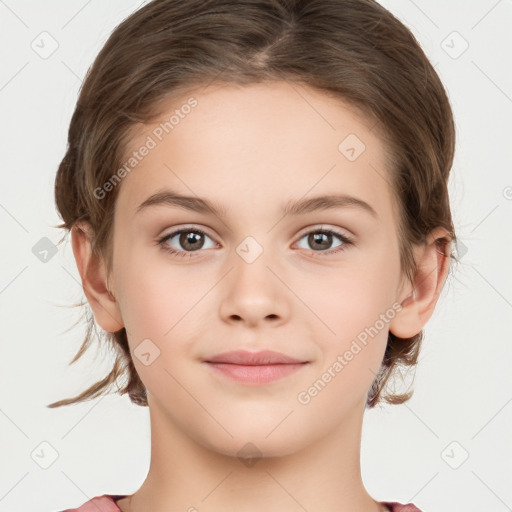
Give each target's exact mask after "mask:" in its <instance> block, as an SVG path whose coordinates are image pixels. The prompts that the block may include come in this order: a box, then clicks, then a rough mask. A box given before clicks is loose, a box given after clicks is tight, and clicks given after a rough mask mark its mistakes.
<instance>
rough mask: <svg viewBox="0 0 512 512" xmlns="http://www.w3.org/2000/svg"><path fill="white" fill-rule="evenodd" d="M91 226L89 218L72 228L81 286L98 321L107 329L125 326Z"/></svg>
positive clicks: (115, 329) (72, 239)
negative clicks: (93, 238) (94, 244)
mask: <svg viewBox="0 0 512 512" xmlns="http://www.w3.org/2000/svg"><path fill="white" fill-rule="evenodd" d="M92 233H93V231H92V228H91V226H90V224H89V223H88V222H85V221H82V222H79V223H77V224H75V225H74V226H73V228H72V230H71V243H72V246H73V254H74V256H75V260H76V265H77V267H78V272H79V273H80V277H81V278H82V288H83V289H84V293H85V296H86V297H87V300H88V301H89V304H90V306H91V308H92V311H93V313H94V318H95V319H96V322H97V323H98V325H99V326H100V327H101V328H102V329H103V330H105V331H107V332H116V331H119V330H120V329H122V328H123V327H124V324H123V320H122V317H121V311H120V309H119V305H118V303H117V301H116V299H115V297H114V296H113V295H112V293H111V291H109V290H108V288H107V275H106V272H105V263H104V261H103V258H101V257H100V256H99V255H98V254H96V253H95V252H94V251H93V250H92V243H91V240H92Z"/></svg>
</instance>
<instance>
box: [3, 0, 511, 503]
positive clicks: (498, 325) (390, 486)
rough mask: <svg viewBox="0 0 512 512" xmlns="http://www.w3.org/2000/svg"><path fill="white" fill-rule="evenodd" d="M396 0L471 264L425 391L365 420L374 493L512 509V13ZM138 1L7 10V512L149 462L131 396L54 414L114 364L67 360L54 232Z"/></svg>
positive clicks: (447, 295)
mask: <svg viewBox="0 0 512 512" xmlns="http://www.w3.org/2000/svg"><path fill="white" fill-rule="evenodd" d="M381 3H382V4H383V5H384V6H385V7H387V8H388V9H389V10H391V12H393V13H394V14H395V15H396V16H398V17H399V18H400V19H401V20H402V21H403V22H404V23H405V24H406V25H407V26H408V27H409V28H410V29H411V30H412V31H413V33H414V34H415V36H416V37H417V39H418V40H419V42H420V44H421V45H422V46H423V48H424V50H425V52H426V53H427V55H428V56H429V58H430V60H431V62H432V63H433V64H434V65H435V68H436V70H437V72H438V73H439V75H440V77H441V79H442V81H443V82H444V84H445V86H446V88H447V90H448V94H449V97H450V100H451V103H452V107H453V110H454V115H455V120H456V127H457V148H456V158H455V163H454V167H453V170H452V177H451V181H450V195H451V201H452V208H453V215H454V222H455V227H456V230H457V232H458V236H459V238H460V241H461V244H460V245H459V247H458V249H459V254H460V255H461V256H462V262H461V264H460V265H459V266H458V267H456V268H455V274H454V275H453V276H451V277H450V278H449V281H448V282H447V284H446V286H445V288H444V290H443V294H442V296H441V299H440V302H439V303H438V307H437V310H436V312H435V313H434V317H433V318H432V319H431V321H430V322H429V323H428V325H427V328H426V338H425V342H424V345H423V349H422V354H421V358H420V364H419V367H418V369H417V372H416V376H415V378H414V387H415V394H414V396H413V398H412V399H411V400H410V401H409V402H407V403H406V404H403V405H401V406H386V407H382V408H379V409H377V410H372V411H368V412H367V413H366V416H365V423H364V428H363V441H362V471H363V480H364V482H365V485H366V487H367V489H368V491H369V492H370V494H372V496H374V497H375V498H376V499H382V500H384V499H389V500H397V501H401V502H409V501H412V502H414V503H415V504H416V505H417V506H419V507H420V508H421V509H422V510H423V511H425V512H427V511H428V512H435V511H447V510H457V511H459V510H464V511H466V512H470V511H481V510H484V509H485V510H493V511H495V512H501V511H505V510H512V508H511V507H512V490H511V486H510V482H511V481H512V468H511V465H512V463H511V461H512V443H510V434H509V435H508V436H506V435H505V432H507V433H509V432H510V431H511V423H512V403H511V401H512V385H511V381H512V378H511V370H510V363H511V361H512V358H511V354H512V344H511V336H510V334H511V329H510V313H511V307H512V286H511V284H512V276H511V272H510V262H511V261H512V240H511V229H510V224H511V222H510V221H511V219H512V176H511V172H510V164H511V161H512V155H511V152H512V150H511V146H512V138H511V131H512V130H511V125H512V117H511V112H512V71H511V67H510V62H511V59H510V53H511V49H512V31H511V30H510V28H511V26H512V25H511V22H512V3H511V1H510V0H500V1H496V0H489V1H487V0H485V1H484V0H482V1H479V2H476V1H473V2H468V1H462V0H458V1H451V2H444V1H440V0H436V1H432V0H429V1H426V0H423V1H420V0H416V1H412V0H399V1H391V0H386V1H382V2H381ZM139 5H142V3H141V2H140V1H139V2H127V1H121V0H118V1H111V2H100V1H98V0H96V1H91V0H89V1H83V0H73V1H66V2H64V1H61V2H56V1H46V2H44V3H43V2H34V1H32V2H28V1H16V2H15V1H14V0H7V1H0V20H1V30H0V48H1V51H2V54H1V59H2V64H1V67H0V109H1V118H2V123H1V124H0V140H1V153H0V154H1V162H2V165H1V168H0V170H1V180H2V181H1V187H0V221H1V228H2V249H3V250H2V252H1V258H2V264H1V276H0V315H1V316H0V325H1V332H2V340H1V345H0V347H1V356H0V432H1V435H0V512H4V511H10V512H19V511H28V510H31V511H32V512H51V511H55V510H60V509H63V508H66V507H71V506H78V505H80V504H82V503H83V502H85V501H86V500H88V499H90V498H92V497H93V496H96V495H100V494H103V493H111V494H115V493H118V494H126V493H132V492H134V491H135V490H136V489H137V488H138V487H139V486H140V485H141V483H142V481H143V479H144V477H145V475H146V472H147V470H148V466H149V455H150V452H149V449H150V437H149V417H148V411H147V409H146V408H141V407H137V406H135V405H132V404H131V403H130V401H129V399H128V397H127V396H126V395H125V396H123V397H119V396H116V395H111V396H109V397H104V398H101V399H97V400H94V401H91V402H87V403H83V404H81V405H76V406H71V407H63V408H59V409H48V408H46V407H45V404H48V403H50V402H53V401H55V400H58V399H60V398H64V397H69V396H74V395H75V394H77V393H78V392H80V391H82V390H84V389H85V388H86V387H88V386H89V385H90V384H91V383H92V382H94V381H96V380H98V379H100V378H102V377H103V376H104V375H105V374H106V373H107V371H108V370H110V366H111V364H112V358H111V355H109V354H108V353H106V352H105V351H104V350H103V349H99V350H96V348H93V349H92V350H90V351H89V352H88V353H87V354H86V356H84V357H83V358H82V359H81V360H80V361H79V363H77V364H74V365H72V366H68V362H69V361H70V360H71V358H72V356H73V355H74V354H75V352H76V350H77V349H78V347H79V345H80V343H81V340H82V335H83V332H84V330H83V328H80V327H78V328H73V329H71V330H70V331H68V332H65V331H66V329H68V328H69V327H72V325H73V323H74V321H75V320H77V319H78V308H75V309H73V308H70V307H68V305H70V304H72V303H74V302H77V301H79V300H81V299H82V297H83V292H82V289H81V286H80V281H79V275H78V272H77V269H76V265H75V262H74V259H73V254H72V251H71V246H70V245H69V243H65V244H63V245H61V246H59V248H58V250H57V249H56V248H55V254H53V253H52V250H51V249H52V247H53V244H56V243H57V241H58V240H59V238H60V237H61V235H62V233H61V232H60V231H59V230H57V229H55V228H53V227H52V226H54V225H55V224H58V223H59V222H60V219H59V217H58V216H57V214H56V211H55V206H54V198H53V186H54V178H55V172H56V169H57V165H58V163H59V161H60V159H61V158H62V157H63V155H64V151H65V147H66V134H67V128H68V124H69V120H70V118H71V114H72V111H73V108H74V105H75V102H76V98H77V93H78V89H79V87H80V84H81V80H82V78H83V77H84V75H85V72H86V70H87V68H88V67H89V65H90V64H91V63H92V61H93V59H94V57H95V56H96V54H97V53H98V51H99V50H100V49H101V47H102V45H103V44H104V42H105V41H106V38H107V37H108V35H109V34H110V33H111V31H112V30H113V29H114V27H115V26H116V25H117V24H118V23H119V22H121V21H122V20H123V19H124V18H125V17H126V16H127V15H129V14H130V13H131V12H132V11H133V10H135V9H136V8H137V7H138V6H139ZM42 32H47V33H48V34H49V35H45V34H43V35H41V33H42ZM454 32H456V33H455V34H454ZM43 38H44V39H43ZM42 40H43V42H41V41H42ZM52 45H54V46H55V45H58V47H56V49H55V51H54V52H53V53H52V54H51V55H46V54H45V53H44V52H50V51H51V50H52V49H53V48H52ZM466 45H468V47H467V48H466ZM34 248H35V249H34ZM44 250H49V252H48V253H44V252H43V251H44ZM45 254H46V257H45V256H44V255H45ZM37 255H39V257H38V256H37ZM41 257H42V258H43V260H44V259H46V261H42V260H41ZM409 380H410V379H409ZM408 382H409V381H408Z"/></svg>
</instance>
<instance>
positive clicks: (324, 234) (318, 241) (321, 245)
mask: <svg viewBox="0 0 512 512" xmlns="http://www.w3.org/2000/svg"><path fill="white" fill-rule="evenodd" d="M333 237H336V238H338V239H339V240H341V242H342V243H340V244H339V245H337V246H336V247H337V249H336V250H329V251H322V249H326V246H329V245H331V244H332V239H333ZM303 238H307V243H308V244H310V245H311V246H312V247H317V248H314V249H313V251H315V252H318V251H320V252H323V253H327V254H332V253H336V252H338V251H343V250H344V249H345V247H344V246H346V245H350V244H352V241H351V240H350V239H349V238H347V237H346V236H345V235H342V234H341V233H337V232H336V231H332V230H330V229H327V230H326V229H320V230H316V231H310V232H309V233H306V234H305V235H304V236H303V237H302V238H301V239H300V240H302V239H303ZM338 247H340V248H338Z"/></svg>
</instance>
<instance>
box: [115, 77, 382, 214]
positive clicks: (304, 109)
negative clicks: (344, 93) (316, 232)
mask: <svg viewBox="0 0 512 512" xmlns="http://www.w3.org/2000/svg"><path fill="white" fill-rule="evenodd" d="M160 107H161V108H160V111H161V115H159V117H158V118H156V119H155V120H152V122H151V123H148V124H145V125H140V124H139V125H137V126H135V127H134V129H133V130H132V131H131V134H130V137H129V139H128V141H127V143H126V151H125V154H124V160H123V161H124V162H127V161H128V159H130V156H131V155H133V152H139V153H140V151H139V150H140V149H141V148H142V147H143V146H147V147H150V149H149V150H146V151H144V153H145V155H144V156H143V157H140V155H139V157H138V159H137V162H136V164H135V165H134V166H133V168H132V170H131V171H130V172H128V173H126V176H125V177H124V178H123V180H122V183H121V190H120V191H119V196H118V203H120V205H119V207H120V208H123V209H124V210H125V213H126V214H127V215H128V214H129V215H133V214H134V213H135V210H136V208H137V206H138V205H140V204H141V202H143V201H144V199H146V198H147V197H148V196H149V195H151V194H152V193H155V192H156V191H159V190H162V189H163V188H165V187H169V188H170V189H172V190H176V191H178V192H180V193H182V194H186V195H188V196H192V195H195V196H198V197H203V198H211V199H213V200H215V202H218V203H221V204H226V205H232V209H233V212H235V213H236V212H237V211H240V207H243V206H244V205H245V207H248V206H249V205H251V208H254V207H265V208H271V207H272V205H273V204H274V203H275V205H276V209H277V207H278V206H280V205H281V204H282V203H283V200H286V199H291V198H301V197H304V196H308V195H319V194H326V193H331V194H332V193H347V194H352V195H359V196H360V197H361V198H364V200H365V201H367V202H369V203H371V204H372V203H373V206H374V208H375V209H376V210H378V209H381V210H385V209H386V208H388V209H391V205H392V201H391V197H390V179H389V172H388V170H387V169H386V159H385V156H386V155H385V151H386V147H385V145H384V142H383V141H382V140H381V139H380V137H379V135H378V133H377V130H376V129H375V121H374V120H373V119H371V118H369V117H367V116H365V115H363V114H362V113H361V112H360V111H359V110H358V109H357V108H355V107H354V106H352V105H350V104H349V103H347V102H345V101H343V100H341V99H339V98H334V97H333V96H330V95H327V94H325V93H323V92H322V91H318V90H316V89H312V88H310V87H307V86H304V85H299V84H295V83H294V84H290V83H288V82H273V83H260V84H251V85H235V84H214V85H210V86H208V87H206V88H202V89H201V88H196V89H190V90H189V91H187V92H186V93H183V94H181V95H179V96H174V97H173V98H172V99H168V100H167V101H166V102H163V103H161V105H160ZM116 208H117V206H116ZM228 210H229V206H228ZM382 213H383V214H384V213H385V212H382Z"/></svg>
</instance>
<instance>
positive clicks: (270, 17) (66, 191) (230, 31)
mask: <svg viewBox="0 0 512 512" xmlns="http://www.w3.org/2000/svg"><path fill="white" fill-rule="evenodd" d="M275 80H279V81H283V80H285V81H288V82H289V83H290V84H293V83H299V84H302V85H307V86H309V87H312V88H315V89H316V90H319V91H322V92H324V93H325V94H328V95H329V96H331V97H334V98H340V99H341V100H344V101H345V102H348V103H349V104H350V105H352V106H353V107H354V108H356V109H357V110H358V111H359V112H361V113H362V114H363V115H364V116H367V118H368V119H372V120H374V121H375V129H376V130H378V133H379V135H380V137H381V138H382V140H383V141H384V143H385V148H386V154H387V155H388V167H389V169H388V171H389V184H390V187H391V189H392V193H393V194H394V198H395V202H396V205H397V208H398V210H399V215H398V217H399V221H398V233H399V244H400V264H401V269H402V272H403V274H404V275H405V276H406V277H407V278H408V279H409V280H410V281H411V283H412V282H413V279H414V276H415V274H416V271H417V266H416V263H415V261H414V258H413V252H412V249H413V246H414V245H415V244H422V243H425V241H426V236H427V235H428V233H429V232H430V231H431V230H433V229H434V228H436V227H438V226H441V227H443V228H445V229H446V230H447V231H448V233H449V235H447V236H446V237H444V238H440V239H438V240H437V241H436V244H437V246H438V250H439V252H441V253H442V254H443V255H444V257H447V258H451V260H453V261H457V257H456V255H455V254H454V253H453V252H452V243H453V242H455V241H456V236H455V230H454V226H453V222H452V216H451V211H450V203H449V194H448V177H449V173H450V169H451V167H452V162H453V157H454V147H455V128H454V121H453V115H452V110H451V107H450V102H449V99H448V96H447V93H446V91H445V89H444V87H443V84H442V82H441V80H440V78H439V76H438V75H437V73H436V71H435V70H434V68H433V66H432V65H431V63H430V62H429V60H428V58H427V56H426V55H425V53H424V52H423V50H422V48H421V47H420V45H419V43H418V41H417V40H416V38H415V37H414V35H413V34H412V33H411V31H410V30H409V29H408V28H407V27H406V26H405V25H404V24H403V23H402V22H401V21H399V20H398V19H397V18H396V17H395V16H394V15H392V14H391V13H390V12H389V11H388V10H386V9H385V8H384V7H382V6H381V5H380V4H378V3H377V2H375V1H373V0H153V1H151V2H149V3H147V4H145V5H144V6H143V7H141V8H140V9H139V10H137V11H135V12H134V13H133V14H131V15H130V16H129V17H127V18H126V19H125V20H124V21H123V22H121V23H120V24H119V25H118V26H117V27H116V28H115V29H114V31H113V32H112V33H111V35H110V36H109V38H108V40H107V41H106V43H105V44H104V46H103V47H102V49H101V50H100V52H99V54H98V55H97V57H96V59H95V60H94V62H93V64H92V65H91V67H90V68H89V69H88V72H87V74H86V77H85V79H84V81H83V83H82V86H81V88H80V91H79V95H78V99H77V103H76V107H75V110H74V112H73V115H72V118H71V122H70V125H69V132H68V140H67V148H66V152H65V155H64V157H63V159H62V161H61V162H60V164H59V167H58V170H57V174H56V179H55V201H56V207H57V210H58V213H59V215H60V217H61V218H62V221H63V222H62V223H61V224H59V225H58V226H55V227H56V228H58V229H63V230H64V235H63V238H62V239H61V241H60V242H62V241H63V240H64V239H65V238H66V236H67V235H68V234H69V232H70V231H71V230H72V229H76V227H77V225H78V224H77V223H79V222H82V221H85V222H87V223H88V224H89V226H90V227H91V231H92V240H91V242H92V248H93V251H94V252H95V254H97V255H100V256H101V257H103V258H104V261H105V264H106V269H107V272H108V273H110V272H111V270H112V236H113V235H112V227H113V214H114V207H115V202H116V197H117V195H118V193H119V188H120V186H122V184H121V185H119V186H117V187H113V189H112V190H111V191H109V192H108V193H106V194H105V195H104V197H101V199H99V198H98V194H97V193H95V190H98V188H101V187H102V186H103V185H104V184H105V183H106V182H107V181H108V180H109V179H110V178H111V176H112V175H113V173H114V172H115V171H116V170H117V169H118V168H119V167H120V165H121V163H122V158H123V155H124V154H125V153H126V150H127V140H128V135H129V134H130V130H131V129H132V128H134V127H136V126H137V125H138V124H139V123H148V122H149V121H151V120H153V119H155V118H156V117H157V116H159V115H161V114H162V108H163V106H164V105H165V101H166V100H168V99H169V98H170V97H172V96H173V95H177V94H179V93H181V94H183V93H185V92H186V91H187V90H188V89H190V88H192V87H197V86H199V85H201V84H204V85H206V84H210V83H214V82H219V83H226V84H230V83H232V84H252V83H259V82H264V81H265V82H270V81H275ZM60 242H59V243H60ZM74 306H79V307H80V308H81V312H82V317H81V319H83V318H84V317H85V318H86V325H87V329H86V334H85V339H84V340H83V342H82V345H81V346H80V348H79V350H78V351H77V353H76V355H75V356H74V358H73V359H72V361H71V363H70V364H72V363H74V362H75V361H77V360H78V359H79V358H80V357H81V356H82V355H83V354H84V352H85V351H86V350H87V349H88V348H89V347H90V345H91V343H92V342H93V341H94V340H97V341H98V342H99V343H101V344H105V345H106V346H108V348H109V350H110V351H111V353H112V354H113V355H114V364H113V368H112V370H111V371H110V373H108V375H106V377H105V378H103V379H102V380H100V381H98V382H96V383H94V384H93V385H91V386H90V387H89V388H88V389H86V390H85V391H83V392H82V393H80V394H79V395H77V396H76V397H74V398H68V399H63V400H60V401H57V402H54V403H52V404H49V405H48V406H47V407H60V406H63V405H68V404H72V403H78V402H82V401H85V400H90V399H93V398H95V397H97V396H100V395H104V394H106V393H107V392H109V391H110V389H111V388H112V387H113V386H114V387H115V388H116V391H117V392H118V393H120V394H125V393H128V395H129V397H130V400H131V401H132V402H133V403H135V404H138V405H144V406H147V405H148V402H147V394H146V388H145V386H144V384H143V383H142V381H141V380H140V378H139V376H138V374H137V372H136V369H135V366H134V364H133V361H132V356H131V354H130V350H129V346H128V340H127V334H126V330H125V328H122V329H120V330H119V331H117V332H113V333H109V332H105V331H103V330H101V329H97V328H96V324H95V319H94V316H93V315H92V312H91V310H90V307H89V305H88V303H87V301H82V302H80V303H79V304H75V305H74ZM422 339H423V331H421V332H419V333H418V334H417V335H415V336H413V337H411V338H405V339H404V338H398V337H397V336H395V335H394V334H392V333H391V332H389V334H388V341H387V346H386V350H385V354H384V358H383V360H382V364H381V367H380V369H379V372H378V374H377V376H376V377H375V379H374V381H373V383H372V385H371V387H370V389H369V392H368V395H367V404H366V407H367V408H371V407H374V406H375V405H376V404H378V403H379V402H382V401H385V402H387V403H393V404H399V403H403V402H405V401H407V400H408V399H409V398H410V397H411V396H412V393H413V391H412V390H410V389H409V390H408V391H407V392H403V393H396V392H395V391H394V390H392V391H389V390H388V385H389V384H390V382H391V380H394V379H391V377H392V376H394V377H397V376H398V375H399V374H400V373H401V371H402V370H408V369H409V368H410V367H414V366H415V365H416V364H417V360H418V355H419V352H420V347H421V343H422ZM102 346H103V345H102Z"/></svg>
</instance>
